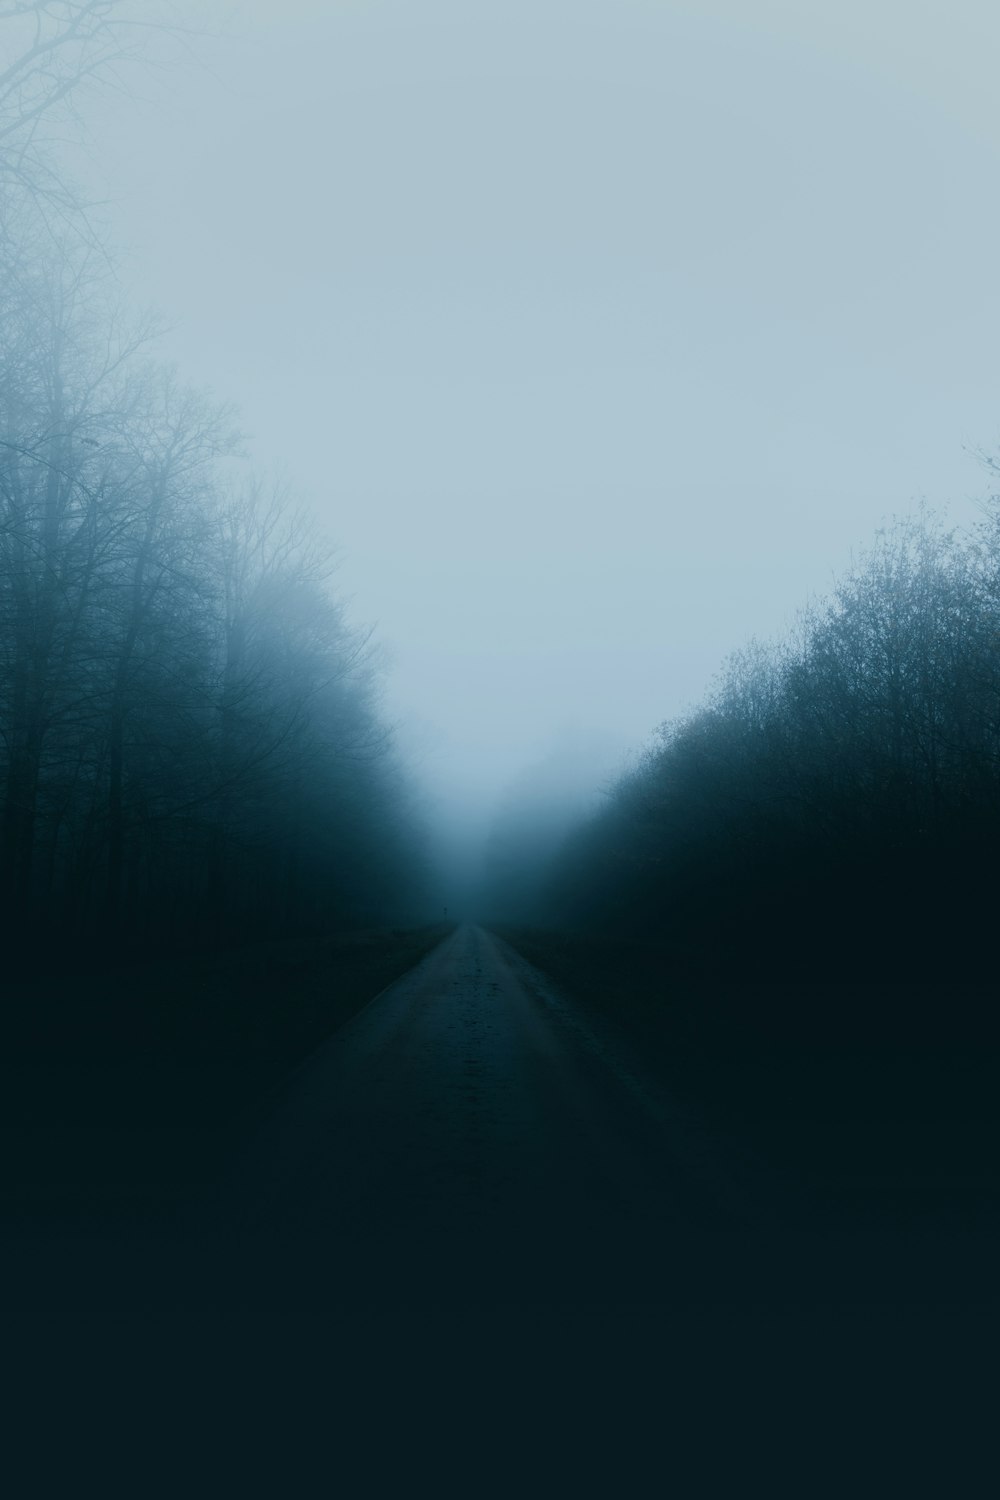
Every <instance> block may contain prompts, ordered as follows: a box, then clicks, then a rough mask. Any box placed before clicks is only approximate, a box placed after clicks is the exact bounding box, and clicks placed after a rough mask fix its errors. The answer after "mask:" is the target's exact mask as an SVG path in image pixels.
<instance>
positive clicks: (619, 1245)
mask: <svg viewBox="0 0 1000 1500" xmlns="http://www.w3.org/2000/svg"><path fill="white" fill-rule="evenodd" d="M759 1199H760V1193H759V1184H756V1183H754V1184H751V1183H750V1182H749V1181H748V1178H747V1171H746V1164H745V1163H741V1162H740V1161H739V1160H738V1157H737V1156H734V1155H733V1153H732V1151H731V1150H727V1148H726V1147H725V1146H724V1145H723V1144H722V1143H721V1142H720V1141H719V1140H718V1139H716V1138H713V1137H712V1136H711V1135H710V1133H709V1132H707V1130H706V1129H705V1127H704V1126H702V1125H699V1124H698V1123H697V1122H695V1121H694V1120H693V1119H691V1118H690V1117H689V1116H687V1115H686V1114H685V1113H684V1112H683V1111H682V1110H681V1109H680V1107H679V1106H678V1105H677V1104H676V1103H675V1102H674V1101H671V1100H670V1099H669V1098H666V1097H665V1096H664V1095H663V1094H662V1092H659V1091H657V1090H656V1088H655V1087H654V1086H653V1085H651V1083H650V1081H649V1080H648V1079H647V1078H644V1077H643V1076H642V1069H641V1065H639V1064H638V1063H637V1062H636V1060H635V1059H631V1060H629V1059H626V1058H625V1057H624V1056H623V1055H622V1052H621V1048H620V1047H616V1046H615V1045H614V1044H613V1043H612V1042H611V1041H610V1039H609V1038H608V1037H606V1036H601V1035H600V1034H598V1033H597V1032H596V1031H595V1030H594V1029H593V1027H592V1025H589V1024H587V1023H585V1022H584V1021H583V1019H582V1018H581V1017H580V1015H579V1014H578V1013H577V1012H576V1011H575V1009H574V1008H573V1007H572V1006H571V1005H570V1004H568V1003H567V1002H566V1001H565V1000H563V999H562V998H561V997H560V996H559V995H558V994H557V993H556V992H555V991H554V990H553V989H552V987H551V986H550V985H549V984H548V982H547V981H546V979H545V977H544V976H543V975H542V974H540V973H539V972H538V971H537V970H535V969H533V968H532V967H531V966H530V965H529V964H527V963H526V962H525V961H524V960H523V959H521V958H520V957H519V956H518V955H517V954H516V953H515V952H514V951H513V950H512V949H511V948H509V947H508V946H507V945H506V944H504V943H503V942H501V941H500V940H499V939H498V938H496V937H494V936H492V935H490V934H489V933H487V932H485V931H484V930H482V929H481V928H477V927H471V926H465V927H462V928H460V929H458V930H457V931H456V932H455V933H454V934H453V935H452V936H451V937H449V938H448V939H446V940H445V942H443V943H442V944H441V945H440V946H439V947H438V948H437V949H435V950H434V951H433V952H432V953H431V954H429V955H428V956H427V957H426V958H425V959H424V960H423V961H422V962H421V963H420V964H418V965H417V967H416V968H414V969H413V970H412V971H411V972H410V973H409V974H408V975H406V976H405V977H404V978H403V979H402V980H400V981H398V982H397V983H396V984H394V985H392V986H391V987H390V988H389V989H388V990H387V991H385V992H384V993H383V994H382V995H381V996H379V997H378V998H376V999H375V1000H374V1001H372V1002H371V1003H370V1004H369V1005H367V1006H366V1007H365V1008H364V1010H363V1011H362V1012H360V1013H359V1014H358V1015H357V1016H356V1017H355V1018H354V1020H353V1021H352V1022H350V1023H349V1024H348V1025H347V1026H346V1027H345V1028H344V1029H343V1030H342V1031H341V1032H339V1033H338V1034H337V1035H336V1036H335V1037H334V1038H332V1039H331V1040H330V1041H329V1042H328V1043H327V1044H326V1045H325V1046H324V1047H323V1048H322V1049H321V1051H320V1052H319V1053H318V1054H316V1055H315V1056H314V1057H313V1058H312V1059H311V1060H310V1062H309V1063H308V1064H307V1065H306V1066H305V1067H304V1068H303V1069H301V1070H300V1071H299V1072H298V1073H297V1074H296V1075H295V1076H294V1077H293V1079H292V1080H290V1083H289V1085H288V1086H287V1087H286V1089H285V1090H284V1091H283V1097H282V1099H281V1100H280V1102H279V1103H278V1104H277V1106H276V1107H275V1108H274V1109H273V1110H272V1111H270V1112H269V1113H268V1114H267V1117H266V1118H265V1119H264V1120H263V1121H262V1123H261V1125H260V1127H259V1129H258V1130H257V1132H256V1134H255V1136H254V1139H253V1140H252V1142H251V1143H250V1145H249V1146H248V1148H247V1150H246V1151H245V1153H244V1154H243V1156H242V1158H241V1160H240V1162H239V1165H238V1169H237V1171H236V1172H235V1173H234V1175H233V1177H232V1179H231V1180H230V1181H229V1183H228V1184H227V1186H226V1188H225V1191H224V1193H223V1197H222V1202H221V1204H220V1206H219V1221H220V1224H221V1225H222V1226H223V1232H224V1233H232V1234H236V1235H239V1236H240V1237H241V1238H242V1237H245V1236H251V1237H253V1238H256V1239H257V1240H258V1241H259V1242H260V1243H263V1244H266V1243H267V1242H268V1241H269V1240H270V1241H272V1242H273V1243H274V1244H275V1245H278V1244H280V1243H282V1242H283V1243H284V1244H285V1245H286V1247H287V1245H289V1244H291V1243H294V1244H295V1245H296V1246H297V1247H299V1248H305V1249H306V1253H308V1254H309V1255H311V1256H319V1257H320V1258H321V1260H325V1261H328V1262H329V1264H330V1265H331V1267H332V1266H333V1265H334V1263H336V1266H337V1274H338V1275H347V1276H348V1277H350V1276H358V1277H362V1278H364V1277H367V1276H369V1275H371V1274H374V1277H375V1279H376V1281H377V1282H378V1283H379V1284H382V1285H385V1284H386V1283H387V1282H388V1284H390V1285H393V1286H396V1287H404V1286H409V1287H411V1288H412V1287H414V1286H427V1285H428V1284H429V1283H433V1284H434V1285H436V1286H439V1287H441V1288H442V1289H445V1290H447V1289H449V1288H450V1289H454V1288H456V1287H462V1288H466V1289H472V1290H473V1291H476V1290H478V1291H481V1292H483V1293H485V1294H486V1295H489V1294H490V1292H491V1289H493V1290H501V1289H502V1288H504V1287H505V1286H510V1287H514V1286H516V1285H521V1286H523V1285H530V1286H532V1287H534V1288H537V1289H539V1291H540V1293H542V1294H544V1291H543V1289H544V1288H546V1287H549V1288H552V1287H558V1288H559V1289H560V1290H561V1291H563V1292H565V1290H566V1288H567V1287H569V1286H575V1287H576V1289H577V1290H579V1291H582V1292H586V1290H587V1289H588V1288H589V1289H591V1290H594V1289H595V1288H599V1287H600V1285H601V1284H602V1283H607V1284H608V1285H609V1286H610V1285H612V1284H613V1285H614V1287H615V1289H616V1291H617V1292H618V1293H619V1294H620V1292H621V1286H622V1278H623V1277H625V1278H628V1277H630V1276H632V1275H638V1274H640V1273H641V1270H642V1269H649V1270H653V1271H654V1273H655V1274H656V1275H657V1276H658V1278H662V1272H663V1256H664V1255H668V1256H669V1255H675V1256H676V1255H691V1254H692V1246H694V1245H695V1244H697V1246H698V1247H699V1248H698V1250H697V1251H696V1252H695V1255H696V1258H697V1259H700V1258H702V1257H703V1254H704V1242H705V1239H706V1237H708V1239H709V1240H710V1241H714V1240H715V1239H716V1238H717V1236H718V1234H719V1232H725V1231H726V1230H728V1229H732V1228H734V1227H737V1226H739V1225H746V1224H748V1223H749V1222H751V1221H752V1218H753V1215H754V1213H755V1212H756V1211H757V1209H758V1208H759ZM657 1266H658V1267H659V1270H658V1272H656V1271H655V1268H656V1267H657Z"/></svg>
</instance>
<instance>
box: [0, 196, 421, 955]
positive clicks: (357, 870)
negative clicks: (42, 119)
mask: <svg viewBox="0 0 1000 1500" xmlns="http://www.w3.org/2000/svg"><path fill="white" fill-rule="evenodd" d="M70 219H72V222H70V221H69V220H70ZM0 329H2V343H0V804H2V805H0V879H2V886H3V912H4V916H5V919H6V926H7V934H8V935H7V942H8V948H9V947H10V946H11V944H12V943H16V942H17V941H18V940H19V939H23V938H28V939H30V940H31V941H32V942H34V941H36V940H37V938H38V936H39V934H44V935H48V936H51V937H52V938H53V939H54V940H64V939H74V940H77V939H86V938H98V939H101V940H103V939H104V938H105V937H106V936H107V935H110V934H113V935H114V936H115V937H116V939H118V940H119V941H120V940H122V939H124V938H132V939H135V940H137V941H146V940H148V939H150V938H151V937H154V936H156V937H160V938H168V939H171V940H173V939H176V938H177V937H178V936H180V935H183V936H184V937H185V938H192V937H196V938H198V939H199V940H206V941H216V940H223V939H227V938H230V937H232V936H234V935H236V934H239V933H243V932H246V931H248V930H253V931H255V932H261V931H263V932H269V931H275V930H289V929H293V928H299V927H302V926H303V925H306V926H309V925H316V924H326V925H338V924H339V925H343V924H347V923H352V922H353V923H357V922H385V921H388V920H392V919H393V918H394V917H395V916H396V915H397V914H398V912H399V909H400V904H401V902H403V901H405V899H406V896H407V894H408V892H409V890H410V889H411V888H412V884H413V881H414V879H415V875H416V871H417V868H418V865H419V860H420V854H419V842H420V840H419V837H418V834H417V832H416V829H415V823H414V817H413V811H412V808H411V806H410V802H409V795H408V793H407V790H406V788H405V786H404V784H403V780H402V777H401V775H400V772H399V769H398V767H397V765H396V762H395V758H394V753H393V748H392V743H391V735H390V734H389V732H388V730H387V729H386V726H385V725H384V723H383V722H382V720H381V718H380V715H379V711H378V697H377V689H378V671H377V666H378V662H377V655H376V654H375V652H374V650H373V647H372V645H371V642H370V641H369V639H368V637H367V636H365V635H364V634H361V633H359V632H358V631H357V630H356V629H354V628H353V627H352V626H351V625H350V624H349V623H348V621H347V620H346V618H345V614H344V609H343V607H342V605H341V604H340V603H339V602H338V600H337V599H336V597H335V595H334V594H333V593H332V592H331V590H330V574H331V562H332V558H331V552H330V549H329V548H328V547H326V546H325V545H324V544H323V543H322V542H321V541H320V540H318V539H317V536H316V535H315V533H314V530H313V528H312V527H311V525H310V523H309V522H308V520H307V519H306V517H305V516H304V515H303V513H302V512H300V511H299V510H297V509H296V508H295V507H294V506H293V505H291V504H290V503H289V502H288V501H287V500H286V499H284V498H283V497H282V495H281V494H279V493H275V492H273V491H269V490H267V489H266V488H265V487H264V486H263V485H262V484H261V482H259V481H257V480H255V479H253V478H252V477H247V467H246V464H245V462H243V461H242V459H241V458H240V457H239V453H240V442H239V438H238V435H237V433H236V431H235V427H234V422H233V419H232V416H231V414H230V413H229V412H227V411H226V410H225V409H222V408H220V407H219V406H217V405H215V404H213V403H212V402H211V401H209V400H208V399H207V398H205V397H204V396H202V395H200V394H199V393H198V392H196V391H194V390H192V389H190V388H188V387H187V386H185V385H184V384H183V382H182V381H181V380H180V379H178V377H177V376H176V375H175V374H174V373H172V372H171V371H170V370H168V369H165V368H163V367H161V366H158V365H157V364H156V363H155V362H153V361H152V360H151V359H150V357H149V355H148V352H147V351H148V348H149V337H148V330H143V329H139V330H135V329H134V328H133V329H130V328H129V325H128V322H127V320H126V319H125V318H124V316H123V315H122V313H121V311H120V309H119V308H118V307H117V306H116V302H115V287H114V278H113V275H112V274H111V273H110V271H109V269H108V264H107V258H106V255H105V252H104V250H103V249H102V248H101V247H100V246H98V245H97V244H96V243H95V242H94V239H93V237H92V236H90V235H89V234H88V233H84V232H81V225H80V222H79V220H78V218H73V217H72V215H70V216H69V217H67V215H66V214H65V213H60V212H58V211H54V210H53V204H52V201H51V199H50V198H49V197H48V196H47V195H45V194H40V193H38V192H36V191H23V190H21V188H20V185H19V184H18V183H16V182H12V181H11V180H10V179H9V178H0Z"/></svg>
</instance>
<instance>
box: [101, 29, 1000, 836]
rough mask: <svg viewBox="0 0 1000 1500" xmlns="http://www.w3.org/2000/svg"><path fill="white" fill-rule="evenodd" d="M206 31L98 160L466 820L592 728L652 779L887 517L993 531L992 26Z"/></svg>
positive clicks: (193, 354)
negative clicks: (329, 563) (287, 486)
mask: <svg viewBox="0 0 1000 1500" xmlns="http://www.w3.org/2000/svg"><path fill="white" fill-rule="evenodd" d="M197 14H198V19H199V23H200V25H202V26H203V27H204V26H209V27H211V26H212V25H213V24H218V26H219V28H220V31H221V35H220V36H219V37H218V39H216V40H212V39H211V38H208V39H205V40H204V41H199V44H198V47H197V49H196V57H195V60H194V61H193V62H189V63H188V64H187V65H185V66H182V67H176V66H175V67H172V68H171V69H170V71H169V73H168V74H167V76H166V77H165V78H164V80H163V81H162V82H158V81H157V80H156V79H155V78H148V77H144V78H143V79H142V80H141V82H136V83H133V85H132V88H131V97H129V98H127V99H125V100H123V99H122V98H121V97H119V96H115V95H107V96H99V97H96V98H94V99H93V100H92V101H90V102H88V105H87V109H86V116H85V119H86V124H87V127H88V140H89V145H88V147H87V149H86V151H85V152H84V157H85V160H84V162H83V167H84V168H85V170H86V173H87V175H88V181H89V182H92V183H94V184H95V191H96V194H97V195H98V196H102V197H107V198H109V199H110V205H109V215H110V218H111V221H112V223H113V225H114V233H115V238H116V241H117V243H118V244H119V245H120V246H125V247H128V253H127V255H126V256H125V257H124V259H123V262H122V272H121V274H122V275H123V278H124V280H125V282H126V284H127V285H128V286H129V289H130V292H131V293H132V294H133V295H134V296H135V297H136V298H137V299H138V300H139V301H140V302H143V303H145V302H149V303H152V304H153V305H155V306H156V307H158V308H160V309H161V310H162V311H163V312H164V313H165V315H166V317H167V319H168V320H169V321H170V323H171V324H172V325H173V326H172V330H171V332H170V334H169V336H168V338H167V341H166V348H167V350H168V352H169V353H170V354H171V355H172V356H173V357H176V359H177V360H178V363H179V364H180V366H181V367H182V368H183V369H184V370H185V371H187V372H189V373H190V375H191V377H192V378H194V379H196V380H197V381H198V382H200V383H203V384H205V385H208V386H210V387H211V388H212V389H213V390H214V391H216V392H217V393H218V394H219V395H220V396H222V397H224V398H225V399H226V400H232V401H236V402H237V403H238V405H239V407H240V410H241V414H242V421H243V425H244V427H245V429H246V430H247V431H248V432H249V433H251V434H252V443H253V451H254V454H255V456H256V457H257V459H258V461H259V462H261V463H262V464H263V465H264V467H265V468H271V467H274V468H277V469H280V470H281V471H282V472H284V473H286V474H287V475H288V476H289V477H290V478H292V479H293V481H294V484H295V487H296V488H297V489H298V490H299V491H300V492H301V493H302V495H303V496H304V497H307V498H308V500H309V503H310V505H311V506H312V507H313V508H314V509H315V511H316V513H317V514H318V515H319V516H320V517H321V518H322V520H323V522H324V525H325V526H326V527H327V528H328V530H329V532H330V534H331V536H333V537H334V538H335V539H336V541H337V543H338V545H339V548H340V557H341V561H340V572H339V586H340V588H341V589H342V591H343V592H344V593H345V594H346V595H347V596H348V597H350V598H351V599H352V601H353V604H352V608H353V611H354V613H355V616H356V617H357V619H358V620H359V621H363V622H374V623H376V624H377V626H378V631H379V635H380V637H381V639H382V640H383V641H384V642H385V644H386V645H387V647H388V648H389V651H390V653H391V656H392V660H393V663H394V665H393V670H392V672H391V675H390V678H389V682H388V687H387V693H388V698H387V702H388V704H389V707H390V712H391V714H392V716H393V717H394V718H395V719H396V720H397V722H399V723H400V724H401V726H402V729H403V733H404V734H405V735H407V736H408V737H409V739H410V740H412V741H418V742H419V743H420V745H421V747H422V754H421V767H420V774H421V776H422V778H423V780H424V781H425V782H426V784H427V786H428V788H429V789H430V790H431V791H432V793H433V794H434V796H435V797H437V798H438V799H439V800H440V802H441V803H443V804H444V805H445V806H451V807H452V808H454V809H457V808H458V807H463V808H467V809H469V817H470V818H475V819H476V820H477V821H478V823H479V824H482V823H484V822H486V823H488V821H489V817H490V809H491V807H492V805H493V803H494V802H495V801H496V799H497V798H498V797H499V796H501V795H502V794H503V791H504V788H505V786H506V785H507V784H508V783H509V782H510V780H511V779H512V778H513V777H515V776H516V775H517V774H518V773H519V772H520V771H521V769H522V768H523V767H524V766H525V765H527V764H528V763H530V762H531V761H533V760H535V759H537V758H538V756H539V755H541V754H543V753H545V749H546V747H547V745H548V744H549V743H550V741H551V739H552V736H553V734H555V733H557V732H558V731H559V730H560V729H561V728H562V727H563V726H564V725H565V724H566V723H578V724H582V725H585V726H590V727H592V728H593V729H594V730H595V731H600V732H609V733H614V734H617V735H620V736H622V737H623V738H624V739H625V740H626V741H627V742H628V744H629V745H630V746H632V747H633V748H634V749H639V748H640V747H641V746H642V745H643V744H644V743H645V742H646V741H647V740H648V738H649V736H650V735H651V734H652V732H653V730H654V729H655V727H656V726H657V724H659V723H660V722H661V721H662V720H664V719H666V718H669V717H672V716H673V715H674V714H676V713H678V712H680V711H682V710H684V709H686V708H688V707H689V706H691V704H692V703H693V702H694V701H697V700H698V699H699V698H700V697H701V695H702V694H703V693H704V691H705V690H706V688H707V685H708V683H709V681H710V679H711V677H712V675H713V674H714V673H715V671H716V670H717V669H718V667H719V665H720V663H721V660H722V658H723V657H724V656H725V654H726V653H727V652H728V651H730V650H732V649H734V648H735V647H736V646H738V645H739V644H740V643H741V642H742V641H743V640H745V639H747V638H748V637H749V636H752V635H771V634H773V633H775V632H777V631H780V630H781V629H783V628H784V627H785V626H786V625H787V624H788V622H789V621H790V619H791V617H792V616H793V614H794V611H795V610H796V609H797V608H798V607H799V606H800V604H802V603H803V602H804V601H805V599H806V598H807V597H808V596H810V595H811V594H813V593H815V592H817V591H824V590H825V589H826V588H828V587H829V585H830V583H831V581H832V578H833V576H834V574H835V573H837V572H839V571H841V570H842V569H843V568H844V567H846V565H847V563H848V561H849V559H850V555H851V552H852V549H854V548H856V547H858V546H862V545H864V544H865V543H866V541H867V540H868V539H869V538H870V536H871V534H872V532H873V531H874V529H875V528H876V527H877V526H878V525H879V524H881V522H882V520H883V519H884V518H885V517H886V516H888V515H891V514H893V513H897V512H906V511H910V510H912V509H913V508H914V506H915V505H916V504H917V502H918V501H919V500H920V499H921V498H923V499H926V500H927V501H929V502H930V503H931V504H933V505H945V504H947V505H949V506H951V507H952V511H953V513H954V514H955V515H956V518H958V519H966V518H968V517H969V516H970V515H971V514H972V513H973V503H974V501H975V500H976V499H977V498H978V497H979V496H980V495H981V494H982V492H983V489H984V485H983V480H982V476H981V474H980V472H979V470H978V469H977V466H976V463H975V461H974V459H973V458H972V457H970V450H973V452H974V451H975V450H977V449H979V448H980V447H989V445H990V444H991V443H992V441H993V438H994V435H995V431H996V416H995V396H996V374H995V371H994V369H993V362H992V358H991V354H990V342H989V339H988V338H987V337H984V330H985V329H986V328H988V327H989V326H991V324H992V321H993V319H994V318H995V316H996V307H997V295H998V293H997V288H996V278H995V275H994V269H993V265H992V256H991V252H990V246H991V244H992V243H993V240H994V238H995V232H996V224H995V215H996V209H995V206H994V204H993V201H992V195H991V194H989V193H986V192H983V191H982V186H983V184H984V183H985V182H987V181H989V180H990V178H991V174H992V172H993V170H994V167H995V159H996V150H997V146H998V139H997V131H996V126H995V121H994V120H993V118H992V114H991V112H989V111H988V110H984V109H979V110H977V104H979V103H981V102H985V101H984V95H983V90H985V89H986V88H987V83H986V80H985V78H982V77H981V75H980V73H978V72H975V71H973V78H974V80H975V86H973V85H972V84H970V79H969V74H968V71H967V70H966V64H967V60H968V55H969V41H968V39H969V37H970V36H975V35H977V34H979V35H981V36H984V37H989V36H990V35H991V34H992V31H993V27H994V22H993V20H992V19H991V16H990V13H989V11H988V9H987V8H985V7H977V6H964V7H962V8H961V13H960V19H959V20H957V21H955V22H954V23H953V24H951V25H949V26H947V27H946V26H945V25H944V23H943V22H941V23H940V24H936V23H935V22H934V20H933V19H932V18H929V17H927V18H922V19H915V18H914V17H913V16H912V15H911V14H910V13H909V10H908V9H907V10H906V11H905V16H906V19H905V23H904V22H903V20H902V17H903V15H904V12H903V11H902V10H897V8H896V7H894V6H885V5H883V6H881V7H879V8H878V12H877V14H876V15H875V16H871V17H869V19H868V21H867V22H866V24H865V29H864V31H863V33H862V32H861V31H859V27H860V26H861V20H860V18H861V16H862V14H865V15H867V14H868V12H867V8H861V7H851V6H847V7H839V9H838V20H837V21H836V22H835V21H833V20H832V19H829V20H823V19H822V18H820V17H813V18H811V19H809V20H807V19H805V18H804V17H802V16H801V15H800V14H799V12H798V8H796V7H782V6H780V5H767V6H758V7H755V8H752V9H751V10H750V11H748V10H747V8H746V7H738V8H735V7H727V6H725V5H718V4H716V5H711V4H709V5H706V4H699V5H697V6H690V7H689V6H685V5H670V6H666V7H659V6H657V7H654V6H650V5H645V4H626V5H624V6H616V7H615V10H614V14H613V15H612V14H611V13H610V12H609V11H608V10H607V8H606V7H603V6H599V5H587V6H572V7H567V6H564V5H557V4H550V3H544V4H541V5H533V6H531V7H527V8H525V7H518V6H515V7H513V8H512V7H509V6H507V7H503V8H502V9H501V8H497V7H494V8H490V7H487V8H485V9H484V8H482V7H477V9H476V11H475V13H474V14H472V13H470V12H469V10H468V8H467V7H465V6H459V5H454V4H453V5H442V4H432V5H430V6H422V7H421V10H420V15H419V17H417V16H415V15H414V14H413V12H412V9H411V8H408V7H406V6H403V5H398V4H396V5H394V4H378V5H368V6H363V7H362V6H338V7H327V6H320V5H310V4H301V3H292V4H290V5H283V6H282V7H281V8H280V10H277V9H275V8H274V7H273V6H270V5H253V4H247V5H240V6H237V7H235V8H234V9H233V8H225V7H220V8H219V10H218V12H217V13H211V12H210V11H206V9H205V8H204V7H199V8H198V12H197ZM897 22H898V24H897ZM977 28H978V31H977ZM901 32H905V34H906V36H907V39H908V40H907V46H906V49H905V52H904V53H903V54H900V53H899V51H898V46H897V39H898V36H899V34H900V33H901ZM949 59H951V60H952V61H953V62H954V64H955V66H956V67H957V66H958V60H959V59H960V60H961V65H962V69H963V71H962V72H961V74H960V79H961V81H960V82H959V79H958V78H956V77H955V76H953V75H952V73H949ZM970 66H971V67H972V68H973V70H975V68H976V67H977V66H978V65H977V64H970ZM977 88H979V92H978V93H977V92H976V89H977Z"/></svg>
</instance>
